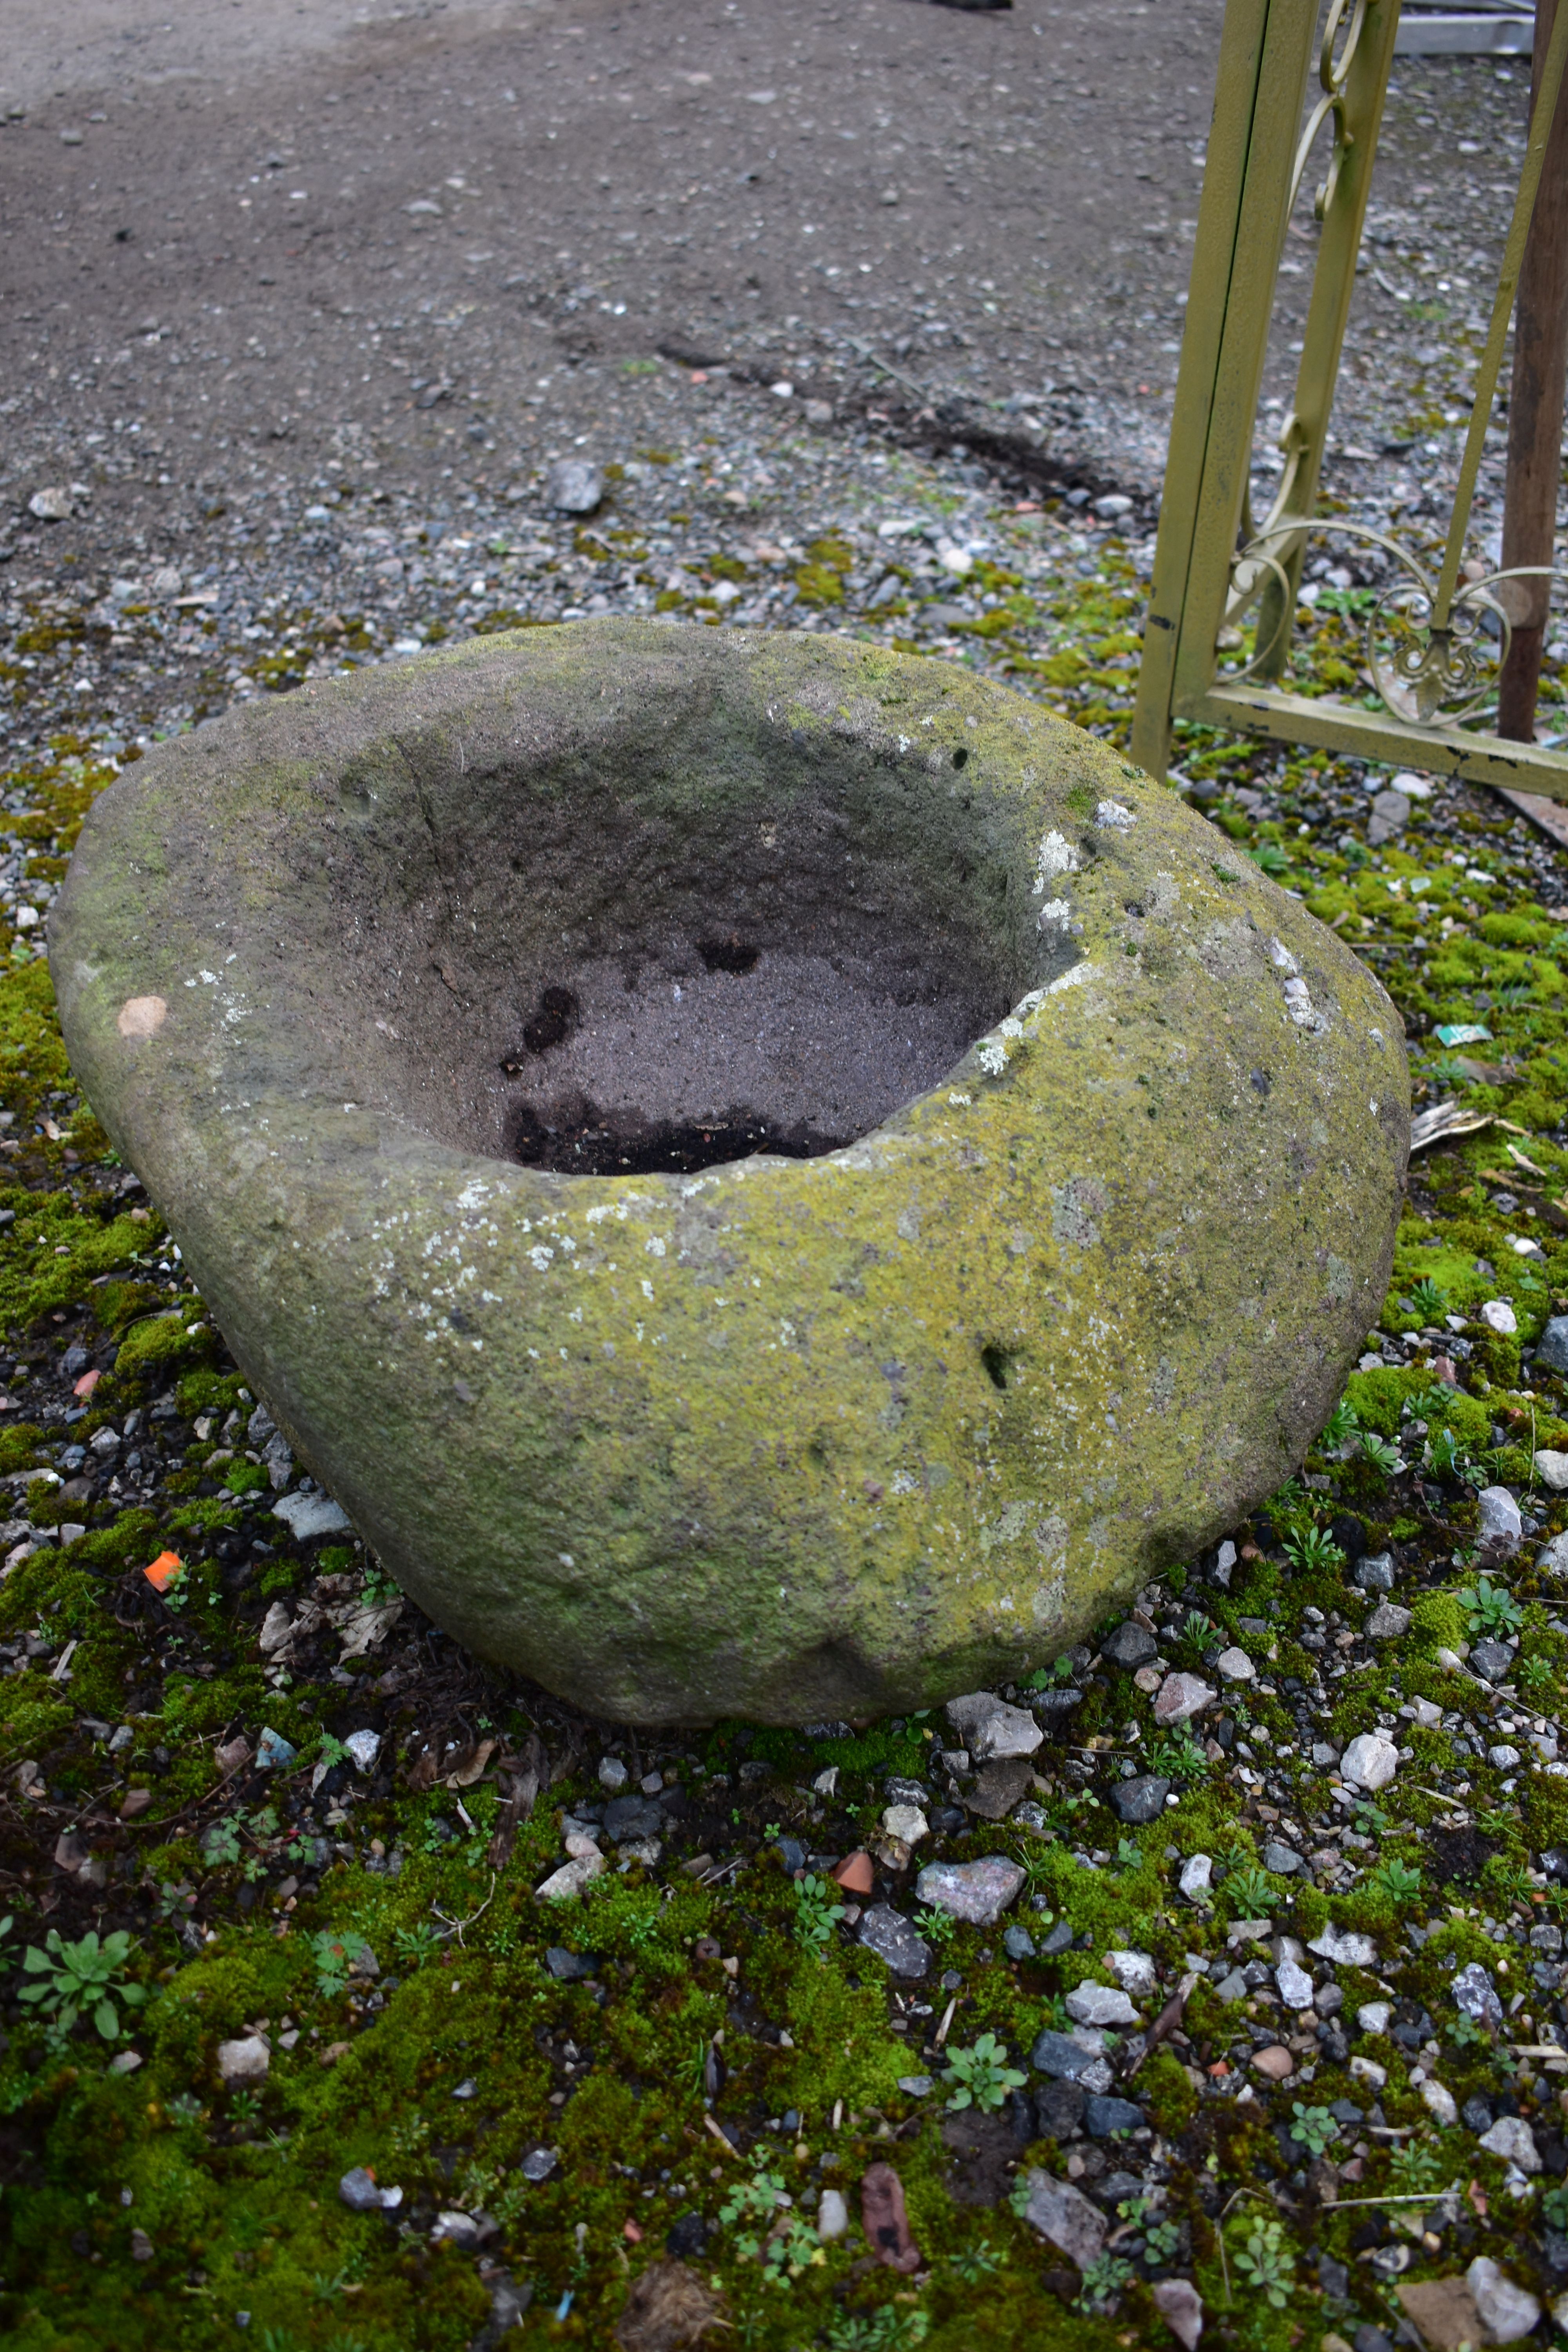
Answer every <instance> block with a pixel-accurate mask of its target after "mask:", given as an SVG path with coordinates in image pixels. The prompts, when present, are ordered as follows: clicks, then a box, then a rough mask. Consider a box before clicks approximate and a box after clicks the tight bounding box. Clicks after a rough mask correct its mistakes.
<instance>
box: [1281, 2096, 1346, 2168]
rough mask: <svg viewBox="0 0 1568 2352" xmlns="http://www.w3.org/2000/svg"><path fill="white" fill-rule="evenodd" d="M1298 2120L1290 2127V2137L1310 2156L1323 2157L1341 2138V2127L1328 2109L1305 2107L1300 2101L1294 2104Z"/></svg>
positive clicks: (1294, 2113)
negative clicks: (1326, 2150)
mask: <svg viewBox="0 0 1568 2352" xmlns="http://www.w3.org/2000/svg"><path fill="white" fill-rule="evenodd" d="M1291 2113H1292V2114H1293V2115H1294V2116H1295V2118H1296V2120H1295V2122H1294V2123H1293V2124H1292V2125H1291V2126H1290V2137H1291V2138H1292V2139H1293V2140H1294V2141H1295V2142H1296V2145H1297V2146H1298V2147H1304V2148H1305V2149H1306V2151H1307V2153H1308V2155H1309V2156H1321V2155H1322V2154H1323V2153H1324V2151H1325V2149H1327V2148H1329V2147H1331V2146H1332V2145H1333V2143H1334V2141H1335V2140H1337V2139H1338V2137H1339V2136H1340V2127H1339V2126H1338V2124H1337V2123H1335V2121H1334V2119H1333V2116H1331V2114H1330V2113H1329V2110H1328V2108H1327V2107H1304V2106H1303V2105H1301V2102H1300V2099H1297V2100H1295V2101H1294V2102H1293V2103H1292V2106H1291Z"/></svg>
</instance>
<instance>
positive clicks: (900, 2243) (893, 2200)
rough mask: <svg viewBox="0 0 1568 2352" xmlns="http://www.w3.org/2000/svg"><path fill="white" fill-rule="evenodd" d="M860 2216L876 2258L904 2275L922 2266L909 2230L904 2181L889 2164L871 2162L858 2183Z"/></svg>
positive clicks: (917, 2248)
mask: <svg viewBox="0 0 1568 2352" xmlns="http://www.w3.org/2000/svg"><path fill="white" fill-rule="evenodd" d="M860 2220H861V2223H862V2225H863V2227H864V2229H865V2231H866V2237H867V2240H868V2243H869V2245H870V2246H871V2249H872V2251H873V2252H874V2253H875V2255H876V2257H877V2260H878V2261H879V2263H886V2264H887V2266H888V2268H889V2270H894V2271H902V2272H903V2273H905V2275H906V2276H907V2275H908V2274H909V2273H910V2271H918V2270H919V2268H920V2266H921V2250H920V2248H919V2247H918V2246H917V2245H916V2243H915V2242H914V2239H913V2237H912V2235H911V2234H910V2217H909V2214H908V2212H907V2211H906V2210H905V2208H904V2184H903V2182H902V2181H901V2180H900V2179H899V2176H898V2174H897V2173H896V2172H895V2171H894V2170H893V2168H892V2166H891V2165H890V2164H873V2165H872V2166H871V2168H870V2169H869V2170H868V2172H867V2174H866V2176H865V2178H864V2179H863V2180H862V2181H861V2183H860Z"/></svg>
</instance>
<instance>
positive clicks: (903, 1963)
mask: <svg viewBox="0 0 1568 2352" xmlns="http://www.w3.org/2000/svg"><path fill="white" fill-rule="evenodd" d="M923 1875H924V1874H923V1873H922V1876H923ZM858 1935H859V1938H860V1941H861V1942H862V1943H863V1944H864V1945H865V1947H866V1948H867V1950H868V1952H875V1953H876V1955H877V1957H878V1958H879V1959H880V1960H882V1961H884V1962H885V1963H886V1965H887V1969H888V1972H889V1975H890V1976H895V1977H903V1978H905V1979H908V1980H910V1981H911V1982H912V1981H914V1980H915V1979H918V1978H921V1977H923V1976H924V1975H925V1973H926V1970H927V1969H929V1968H930V1966H931V1946H930V1945H929V1944H928V1943H926V1942H924V1941H923V1939H922V1938H921V1937H919V1936H917V1935H916V1933H915V1931H914V1929H913V1928H912V1927H910V1923H909V1921H908V1920H907V1919H906V1918H904V1916H902V1914H901V1913H900V1912H898V1911H895V1910H894V1909H893V1907H892V1906H891V1904H889V1903H879V1904H877V1905H875V1906H873V1907H872V1909H870V1910H869V1911H868V1912H866V1913H865V1915H864V1916H863V1917H862V1918H861V1921H860V1925H859V1928H858Z"/></svg>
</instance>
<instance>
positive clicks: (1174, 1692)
mask: <svg viewBox="0 0 1568 2352" xmlns="http://www.w3.org/2000/svg"><path fill="white" fill-rule="evenodd" d="M1216 1696H1217V1694H1216V1693H1215V1690H1214V1689H1213V1687H1212V1686H1211V1685H1209V1684H1208V1683H1205V1681H1204V1679H1203V1677H1202V1675H1166V1676H1165V1679H1164V1681H1163V1683H1162V1684H1161V1685H1160V1690H1159V1696H1157V1697H1156V1699H1155V1701H1154V1720H1155V1722H1156V1723H1158V1724H1161V1725H1164V1724H1168V1723H1185V1722H1186V1721H1187V1720H1188V1719H1189V1717H1192V1716H1194V1715H1201V1714H1202V1713H1203V1710H1204V1708H1205V1706H1213V1704H1214V1701H1215V1697H1216Z"/></svg>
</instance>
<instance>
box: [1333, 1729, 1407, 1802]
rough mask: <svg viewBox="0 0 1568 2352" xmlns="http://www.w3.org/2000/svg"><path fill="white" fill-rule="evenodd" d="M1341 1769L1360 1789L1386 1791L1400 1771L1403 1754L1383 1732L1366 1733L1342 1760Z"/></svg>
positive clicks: (1353, 1741)
mask: <svg viewBox="0 0 1568 2352" xmlns="http://www.w3.org/2000/svg"><path fill="white" fill-rule="evenodd" d="M1340 1769H1341V1771H1342V1773H1343V1774H1344V1776H1345V1779H1346V1780H1350V1781H1352V1782H1353V1783H1354V1785H1355V1786H1356V1787H1357V1788H1358V1789H1365V1790H1369V1791H1370V1790H1378V1789H1386V1788H1387V1786H1388V1784H1389V1782H1390V1781H1391V1780H1393V1778H1394V1774H1395V1773H1396V1772H1397V1771H1398V1769H1399V1750H1398V1748H1395V1746H1394V1742H1393V1741H1392V1740H1391V1739H1389V1738H1386V1737H1385V1736H1384V1733H1383V1732H1381V1731H1363V1732H1362V1733H1360V1734H1359V1735H1358V1736H1357V1738H1354V1739H1352V1741H1351V1744H1350V1746H1349V1747H1348V1748H1346V1749H1345V1752H1344V1754H1343V1755H1342V1757H1341V1759H1340Z"/></svg>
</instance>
